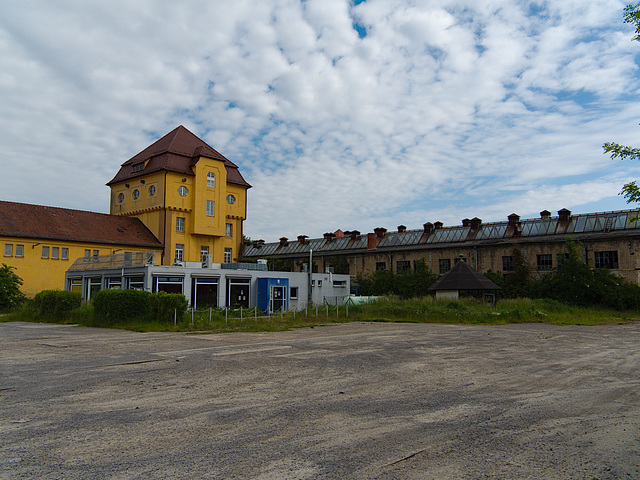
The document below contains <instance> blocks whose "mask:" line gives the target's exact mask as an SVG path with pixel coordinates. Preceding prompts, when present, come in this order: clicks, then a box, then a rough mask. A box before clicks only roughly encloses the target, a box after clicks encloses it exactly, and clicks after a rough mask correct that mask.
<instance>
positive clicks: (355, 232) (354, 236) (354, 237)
mask: <svg viewBox="0 0 640 480" xmlns="http://www.w3.org/2000/svg"><path fill="white" fill-rule="evenodd" d="M345 233H347V232H345ZM349 235H350V236H351V240H357V239H358V237H359V236H360V232H359V231H358V230H351V231H350V232H349Z"/></svg>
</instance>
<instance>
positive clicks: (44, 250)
mask: <svg viewBox="0 0 640 480" xmlns="http://www.w3.org/2000/svg"><path fill="white" fill-rule="evenodd" d="M42 258H49V247H42Z"/></svg>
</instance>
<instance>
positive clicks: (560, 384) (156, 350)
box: [0, 323, 640, 480]
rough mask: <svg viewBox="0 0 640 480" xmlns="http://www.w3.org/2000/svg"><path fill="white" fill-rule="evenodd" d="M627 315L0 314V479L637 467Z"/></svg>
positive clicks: (356, 475) (633, 344) (635, 333)
mask: <svg viewBox="0 0 640 480" xmlns="http://www.w3.org/2000/svg"><path fill="white" fill-rule="evenodd" d="M639 367H640V324H636V323H631V324H624V325H606V326H596V327H584V326H554V325H545V324H519V325H503V326H467V325H433V324H392V323H372V324H364V323H352V324H338V325H332V326H326V327H316V328H308V329H299V330H295V331H290V332H278V333H232V334H217V335H208V334H195V335H194V334H180V333H135V332H128V331H120V330H107V329H91V328H83V327H77V326H69V325H48V324H28V323H2V324H0V479H3V480H4V479H11V480H13V479H17V478H34V479H35V478H37V479H155V478H161V479H177V478H180V479H183V478H198V479H200V478H202V479H345V478H350V479H351V478H352V479H512V478H513V479H541V478H544V479H590V480H591V479H620V478H630V479H638V478H640V452H639V450H640V428H639V427H640V415H639V414H640V395H639V393H638V390H639V386H640V378H639V375H638V372H639Z"/></svg>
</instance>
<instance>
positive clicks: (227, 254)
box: [224, 248, 231, 263]
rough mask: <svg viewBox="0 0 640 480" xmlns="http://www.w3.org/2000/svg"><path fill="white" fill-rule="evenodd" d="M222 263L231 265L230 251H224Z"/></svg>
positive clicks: (227, 249)
mask: <svg viewBox="0 0 640 480" xmlns="http://www.w3.org/2000/svg"><path fill="white" fill-rule="evenodd" d="M224 263H231V249H230V248H225V249H224Z"/></svg>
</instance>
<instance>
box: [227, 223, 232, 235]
mask: <svg viewBox="0 0 640 480" xmlns="http://www.w3.org/2000/svg"><path fill="white" fill-rule="evenodd" d="M225 235H226V236H227V237H231V236H233V225H232V224H230V223H227V224H226V225H225Z"/></svg>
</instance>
